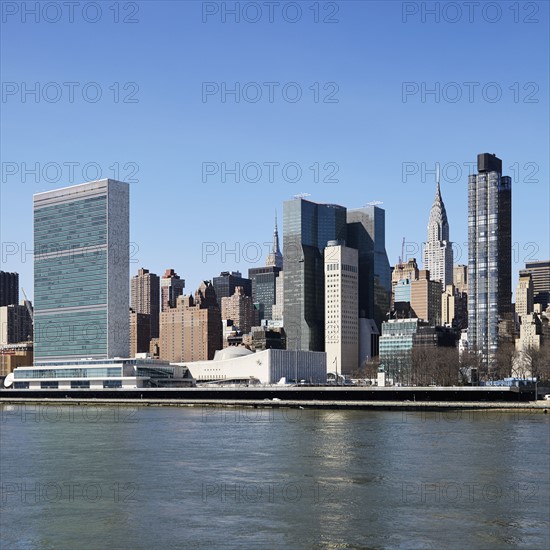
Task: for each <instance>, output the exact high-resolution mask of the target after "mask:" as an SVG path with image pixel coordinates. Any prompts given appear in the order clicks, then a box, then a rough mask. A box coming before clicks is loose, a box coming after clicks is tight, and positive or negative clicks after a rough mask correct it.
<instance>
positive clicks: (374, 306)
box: [346, 205, 392, 331]
mask: <svg viewBox="0 0 550 550" xmlns="http://www.w3.org/2000/svg"><path fill="white" fill-rule="evenodd" d="M346 217H347V239H346V244H347V246H349V247H351V248H355V249H357V250H358V252H359V317H361V318H368V319H374V321H375V323H376V325H377V327H378V330H379V331H380V330H381V328H382V322H383V321H384V320H385V319H386V318H387V314H388V312H389V311H390V306H391V290H392V286H391V269H390V263H389V261H388V255H387V253H386V213H385V211H384V209H382V208H380V207H379V206H376V205H367V206H364V207H363V208H356V209H353V210H348V211H347V216H346Z"/></svg>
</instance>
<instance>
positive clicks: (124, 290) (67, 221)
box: [34, 179, 130, 362]
mask: <svg viewBox="0 0 550 550" xmlns="http://www.w3.org/2000/svg"><path fill="white" fill-rule="evenodd" d="M129 225H130V224H129V187H128V184H127V183H122V182H119V181H115V180H110V179H104V180H99V181H94V182H91V183H83V184H80V185H75V186H72V187H65V188H63V189H56V190H54V191H47V192H44V193H38V194H36V195H34V338H35V341H34V361H35V362H39V361H44V360H54V359H76V358H82V357H90V358H94V359H103V358H111V357H127V356H128V353H129V326H128V323H129V316H128V308H129V285H128V279H129V275H130V274H129V260H130V257H129Z"/></svg>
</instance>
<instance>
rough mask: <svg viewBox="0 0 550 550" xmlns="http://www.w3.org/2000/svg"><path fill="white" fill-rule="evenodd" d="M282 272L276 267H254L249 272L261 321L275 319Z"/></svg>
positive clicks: (254, 301) (253, 299)
mask: <svg viewBox="0 0 550 550" xmlns="http://www.w3.org/2000/svg"><path fill="white" fill-rule="evenodd" d="M280 272H281V270H280V268H278V267H276V266H266V267H253V268H251V269H249V270H248V278H249V279H250V280H251V281H252V301H253V303H254V304H256V305H257V307H258V310H259V311H260V316H259V319H258V320H259V321H262V320H263V319H273V306H274V305H275V302H276V299H277V296H276V292H277V279H278V278H279V273H280ZM237 288H239V287H237Z"/></svg>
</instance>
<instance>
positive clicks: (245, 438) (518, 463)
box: [0, 405, 550, 550]
mask: <svg viewBox="0 0 550 550" xmlns="http://www.w3.org/2000/svg"><path fill="white" fill-rule="evenodd" d="M0 412H1V418H0V474H1V478H0V488H1V499H0V506H1V508H0V530H1V532H0V548H1V549H2V550H4V549H6V550H12V549H25V550H26V549H52V550H65V549H67V550H78V549H93V550H99V549H106V548H114V549H132V550H134V549H142V548H143V549H149V548H151V549H157V548H158V549H161V548H162V549H172V548H174V549H175V548H178V549H179V548H185V549H186V548H189V549H201V548H223V549H228V548H229V549H231V548H235V549H237V548H239V549H241V548H250V549H276V548H283V549H301V548H307V549H309V548H311V549H346V548H357V549H385V548H388V549H390V548H391V549H393V548H402V549H438V550H439V549H442V548H450V549H454V548H456V549H461V550H462V549H464V548H479V549H483V550H486V549H499V550H500V549H502V548H528V549H546V548H549V547H550V523H549V518H550V504H549V503H550V491H549V481H550V479H549V476H550V466H549V465H550V452H549V449H550V442H549V437H550V418H549V416H550V415H542V414H540V413H513V414H512V413H503V412H498V411H488V412H464V411H462V412H456V413H452V412H445V413H443V412H441V413H434V412H415V413H411V412H391V411H385V412H376V411H310V410H300V409H293V410H257V409H244V408H215V407H210V408H206V407H194V408H192V407H185V408H170V407H158V408H153V407H142V408H137V407H136V408H132V407H84V408H82V407H76V406H74V407H55V406H40V407H38V406H30V405H27V406H4V407H2V409H1V411H0Z"/></svg>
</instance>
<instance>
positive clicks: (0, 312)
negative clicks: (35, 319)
mask: <svg viewBox="0 0 550 550" xmlns="http://www.w3.org/2000/svg"><path fill="white" fill-rule="evenodd" d="M30 307H31V305H30V302H26V303H24V304H20V305H16V304H12V305H9V306H0V346H3V345H7V344H19V343H21V342H32V338H33V334H32V333H33V331H32V318H31V315H30V313H29V308H30Z"/></svg>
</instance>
